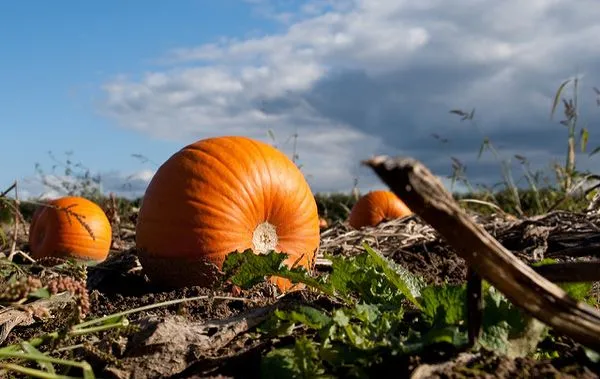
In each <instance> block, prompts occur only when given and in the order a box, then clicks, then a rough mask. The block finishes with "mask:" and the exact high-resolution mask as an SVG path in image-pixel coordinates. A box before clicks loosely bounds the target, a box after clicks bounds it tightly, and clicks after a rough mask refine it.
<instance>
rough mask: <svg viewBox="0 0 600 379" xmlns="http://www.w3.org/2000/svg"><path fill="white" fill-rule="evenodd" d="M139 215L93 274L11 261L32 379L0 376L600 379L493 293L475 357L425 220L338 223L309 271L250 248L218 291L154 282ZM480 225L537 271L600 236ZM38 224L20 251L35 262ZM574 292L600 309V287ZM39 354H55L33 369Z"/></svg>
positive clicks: (566, 343) (584, 358) (8, 339)
mask: <svg viewBox="0 0 600 379" xmlns="http://www.w3.org/2000/svg"><path fill="white" fill-rule="evenodd" d="M136 217H137V213H136V211H135V209H133V208H132V207H131V208H128V209H126V211H124V212H123V214H122V215H121V216H120V217H119V220H120V221H119V223H118V225H113V239H112V246H111V251H110V254H109V256H108V258H107V259H106V260H104V261H102V262H100V263H97V264H92V265H90V266H88V267H87V269H84V268H83V267H82V266H80V265H78V264H77V263H73V262H69V261H66V260H65V259H63V258H56V257H46V258H42V259H40V260H38V261H37V262H36V263H32V262H31V261H30V260H29V259H28V258H27V256H26V255H24V254H19V253H16V254H14V255H13V256H12V257H11V259H12V262H9V261H8V259H7V257H4V258H2V260H1V261H0V262H1V263H2V265H0V285H2V292H0V298H1V299H0V300H1V301H2V304H3V308H1V309H0V357H4V358H6V357H7V356H10V354H11V353H13V354H14V352H15V351H16V350H15V346H17V347H18V346H27V349H28V351H29V353H30V356H31V358H32V359H30V360H22V359H20V360H13V361H12V363H13V364H14V365H17V364H18V367H21V368H22V369H21V371H20V372H19V370H18V369H16V368H15V366H2V364H6V363H8V362H11V361H10V360H2V361H0V371H1V370H5V371H2V373H1V375H0V376H1V377H7V378H8V377H27V372H26V371H25V368H29V369H36V370H40V369H43V370H46V371H48V370H54V372H55V373H56V374H57V375H58V374H61V375H68V376H70V377H83V374H82V373H83V370H82V368H83V369H87V370H91V371H89V372H93V374H94V375H95V377H100V378H261V377H262V378H293V377H304V378H316V377H354V378H370V377H388V376H389V375H388V374H387V373H388V372H389V370H393V372H394V377H402V378H411V377H413V378H481V377H501V378H502V377H506V378H509V377H517V378H518V377H527V378H548V377H555V378H598V372H600V365H599V363H598V362H599V360H598V358H597V356H595V355H594V353H593V352H592V351H589V350H586V349H584V348H583V347H582V346H581V345H580V344H578V343H576V342H575V341H573V340H572V339H570V338H568V337H566V336H564V335H559V334H557V333H554V332H552V331H547V330H545V331H543V333H538V332H539V329H535V328H533V329H528V332H527V333H520V332H519V331H520V330H521V329H520V326H519V325H522V324H521V322H522V320H523V319H522V318H520V316H519V312H518V310H517V309H515V308H513V307H511V306H510V302H508V301H507V300H506V299H504V298H503V297H502V296H500V295H499V294H498V293H497V292H493V291H491V290H489V289H486V291H484V293H485V294H486V295H485V296H486V309H488V310H484V325H483V332H482V336H481V338H480V343H481V344H482V345H483V346H482V347H481V348H479V349H476V350H469V349H465V348H464V342H465V340H466V329H465V309H464V305H463V304H464V298H463V296H464V293H465V292H464V285H465V280H466V275H467V267H466V265H465V262H464V260H463V259H462V258H460V257H459V256H458V255H457V254H456V253H455V251H454V250H453V248H452V247H451V246H449V245H448V244H447V243H445V242H444V240H443V239H442V238H440V236H439V235H438V233H437V232H436V231H435V230H434V229H432V228H431V227H430V226H428V225H427V224H426V223H424V222H423V221H421V220H420V219H419V217H418V216H415V215H412V216H409V217H405V218H401V219H396V220H392V221H386V222H384V223H382V224H379V225H377V226H375V227H366V228H361V229H355V228H352V227H350V226H349V225H348V224H347V222H345V221H344V220H340V219H337V220H335V219H331V218H330V219H329V220H328V221H329V225H328V226H327V227H324V228H323V229H322V230H321V241H320V247H319V253H318V255H317V262H316V266H315V272H314V273H313V275H312V276H306V275H305V274H304V273H303V272H302V270H289V269H285V268H283V269H282V268H281V267H282V265H281V264H280V263H281V262H282V259H283V257H281V256H280V255H278V254H276V253H271V254H267V255H263V256H256V255H254V254H251V253H250V254H249V252H246V253H239V254H237V255H235V257H234V256H233V255H232V256H231V257H230V258H231V259H228V261H227V262H226V264H225V266H224V269H223V270H224V271H227V270H229V271H227V272H226V274H227V279H228V280H223V282H222V285H220V286H218V287H217V288H214V289H207V288H203V287H197V286H188V287H182V288H178V289H174V290H167V289H163V288H160V287H157V286H155V285H153V284H152V283H151V282H150V281H149V280H148V277H147V276H146V275H145V273H144V269H143V267H142V266H141V264H140V261H139V259H138V256H137V251H136V248H135V221H136ZM472 217H473V220H475V221H476V222H477V223H478V224H480V225H482V226H483V227H484V228H485V229H486V230H487V231H488V232H490V233H491V234H492V235H493V236H494V237H495V238H496V239H498V241H500V242H501V243H502V244H503V245H504V246H505V247H506V248H508V249H510V250H511V251H512V252H513V253H514V254H515V255H516V256H517V257H519V258H520V259H522V260H523V261H524V262H526V263H532V262H533V261H534V256H538V257H539V255H544V256H545V257H546V258H551V259H554V260H557V261H569V260H571V259H573V258H572V257H571V256H569V255H566V254H564V252H565V251H567V250H568V248H569V247H571V245H572V242H571V241H573V240H574V239H576V238H580V237H581V236H583V235H585V236H586V238H585V241H588V243H589V244H592V245H593V244H597V242H596V241H597V240H599V239H600V233H599V232H598V231H597V230H596V228H595V227H594V225H595V224H597V223H598V222H600V216H597V215H582V214H579V213H568V212H554V213H550V214H547V215H545V216H544V217H538V218H536V219H535V221H532V220H527V219H522V220H519V219H514V218H509V217H499V216H484V215H479V214H475V213H473V214H472ZM26 229H27V228H26V227H23V225H21V227H20V228H19V229H18V230H19V231H20V232H19V234H18V236H17V237H18V238H17V244H16V247H15V251H17V252H18V251H22V252H23V253H25V254H27V253H28V252H29V251H30V249H29V246H28V242H27V241H28V237H27V233H26V232H25V231H26ZM12 230H13V229H12V226H10V227H6V233H7V234H8V235H10V233H11V231H12ZM593 246H595V245H593ZM593 246H591V247H593ZM588 251H589V252H593V249H592V248H590V249H589V250H588ZM580 255H581V254H580ZM588 258H590V257H587V258H586V257H585V256H583V257H582V256H579V257H578V259H588ZM277 270H283V271H281V272H284V273H285V274H286V275H289V277H294V278H304V283H305V284H306V285H305V288H303V289H301V290H297V291H292V292H289V293H286V294H284V295H281V294H280V293H279V292H278V291H277V289H276V287H275V286H274V285H273V284H272V283H269V282H268V281H266V280H263V279H262V278H264V277H268V276H269V275H270V274H272V273H273V272H275V271H277ZM315 278H321V279H318V280H317V279H315ZM402 288H403V289H402ZM485 288H487V287H485ZM565 288H567V290H568V292H569V293H570V294H573V296H576V297H579V298H581V299H584V300H585V301H586V302H588V303H591V304H594V306H596V307H597V299H598V298H599V297H600V292H599V291H598V286H597V283H596V284H590V285H589V286H586V285H579V284H577V285H575V284H573V285H570V286H568V287H565ZM411 297H412V298H413V299H412V300H411ZM19 300H21V301H20V302H19V304H17V302H18V301H19ZM413 300H414V301H416V302H417V303H419V304H421V309H419V307H417V306H415V303H413ZM486 312H487V313H486ZM107 315H108V316H110V317H105V318H104V319H103V318H102V317H104V316H107ZM536 331H538V332H536ZM532 341H533V342H532ZM23 343H26V344H25V345H21V344H23ZM531 346H533V347H531ZM39 351H41V352H48V356H51V357H53V358H54V359H55V360H53V361H48V360H46V361H44V360H43V359H40V358H39V356H38V360H37V361H36V359H35V357H36V355H37V354H40V353H39ZM61 360H62V361H61ZM65 362H67V363H65ZM11 368H12V369H11Z"/></svg>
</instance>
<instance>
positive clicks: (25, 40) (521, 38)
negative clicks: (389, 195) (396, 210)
mask: <svg viewBox="0 0 600 379" xmlns="http://www.w3.org/2000/svg"><path fill="white" fill-rule="evenodd" d="M599 18H600V4H599V3H598V2H597V1H596V0H582V1H580V2H577V3H572V2H570V1H567V0H552V1H551V0H537V1H531V2H527V3H524V2H522V1H518V0H506V1H503V2H497V1H495V0H477V1H475V0H446V1H441V0H428V1H422V2H414V3H412V2H398V1H394V0H377V1H374V0H370V1H369V0H298V1H292V0H221V1H213V0H197V1H191V0H178V1H176V2H166V1H156V0H153V1H139V0H132V1H128V2H122V1H116V0H107V1H102V2H76V1H61V2H52V3H50V2H42V1H19V2H16V1H15V2H10V3H9V2H5V3H2V5H0V33H1V35H2V36H3V37H2V46H3V48H4V49H3V54H2V59H1V60H0V83H1V84H2V85H1V86H0V104H2V106H0V128H1V130H2V136H3V137H4V138H5V139H6V140H7V141H8V142H7V143H6V142H5V143H3V144H2V145H1V146H2V149H1V150H0V159H1V161H2V162H4V164H3V169H2V170H1V171H0V189H2V188H6V187H8V185H9V184H10V183H12V181H14V180H19V183H21V188H22V190H23V191H24V192H23V193H24V194H26V195H39V194H42V193H46V194H47V195H57V194H56V193H53V192H48V191H47V189H45V188H44V187H43V186H41V185H40V184H39V183H38V182H36V181H35V172H34V165H35V163H36V162H40V163H42V167H43V168H44V169H45V170H50V169H51V165H52V162H51V161H50V160H49V158H48V155H47V152H48V151H52V152H53V153H55V154H56V155H57V156H58V157H59V158H60V157H64V156H63V153H64V152H65V151H71V150H72V151H73V152H74V158H75V160H76V161H81V162H82V163H83V164H85V165H86V166H88V167H89V168H90V169H92V171H93V173H99V174H101V175H102V177H103V178H104V181H103V186H104V189H105V190H106V191H115V192H118V193H119V194H124V195H132V196H136V195H139V194H141V193H143V190H144V188H145V185H146V184H147V182H148V180H149V179H150V178H151V176H152V173H153V172H154V170H155V169H156V167H155V166H153V165H150V164H143V163H141V162H140V161H139V160H136V159H135V158H133V157H131V154H134V153H139V154H143V155H145V156H147V157H148V158H150V159H151V160H153V161H155V162H158V163H162V162H163V161H164V160H165V159H167V158H168V157H169V156H170V155H171V154H172V153H174V152H175V151H176V150H178V149H179V148H181V147H182V146H184V145H186V144H188V143H191V142H194V141H195V140H197V139H200V138H205V137H209V136H215V135H224V134H242V135H247V136H250V137H254V138H258V139H261V140H264V141H266V142H270V141H269V139H268V138H267V131H268V130H272V131H274V133H275V135H276V137H277V140H278V141H277V145H278V147H280V148H281V149H283V150H284V151H285V152H286V153H290V154H291V146H292V143H291V141H290V140H289V137H290V136H291V135H293V134H294V133H298V135H299V137H298V145H297V146H298V151H297V152H298V153H299V155H300V163H301V164H302V165H303V170H304V172H305V173H306V175H307V179H308V181H309V183H310V184H311V186H312V187H313V190H315V191H347V190H349V189H350V187H351V186H352V184H353V182H354V179H355V178H358V181H359V186H360V187H361V189H364V190H368V189H372V188H381V183H379V181H378V180H377V179H376V178H375V177H374V176H373V175H372V174H371V173H370V172H368V170H366V169H364V168H361V167H360V165H359V161H360V160H361V159H364V158H367V157H369V156H371V155H373V154H394V155H395V154H402V155H411V156H414V157H416V158H417V159H420V160H422V161H424V162H425V163H426V164H427V165H428V166H429V167H431V168H432V169H433V170H434V172H436V173H437V174H439V175H442V176H443V175H447V174H448V173H449V172H450V162H451V161H450V157H451V156H452V157H456V158H458V159H460V160H461V161H463V162H464V163H466V164H467V166H468V167H469V168H468V173H469V175H470V178H471V179H472V180H473V181H475V182H486V183H493V182H494V181H496V180H497V179H498V177H499V172H500V171H499V170H500V169H499V165H498V164H497V162H495V161H494V159H493V157H491V156H490V155H485V156H484V157H483V158H482V159H480V160H477V151H478V147H479V143H480V142H481V138H482V137H483V135H488V136H491V137H492V140H493V141H494V142H495V143H496V144H497V145H498V146H500V147H501V148H502V149H501V150H502V153H503V154H504V156H506V157H511V156H513V155H514V154H523V155H526V156H528V158H530V160H531V161H532V162H533V164H534V167H540V168H542V167H546V166H548V165H549V164H550V163H551V162H552V161H553V160H557V161H559V162H562V160H563V154H564V150H565V146H564V141H565V139H564V137H565V133H566V131H565V129H564V127H562V126H560V125H559V124H558V120H554V121H551V120H550V119H549V109H550V104H551V99H552V96H553V94H554V91H555V90H556V88H557V87H558V85H559V84H560V82H561V81H562V80H564V79H566V78H569V77H572V76H573V75H580V76H581V77H582V78H583V79H582V80H583V81H582V87H581V91H582V92H581V99H582V106H581V119H582V121H583V122H587V123H588V126H589V128H590V132H591V140H590V145H591V146H592V147H595V146H596V145H599V144H600V138H599V137H600V130H597V129H598V128H597V127H596V126H595V125H597V124H598V121H600V118H599V117H598V115H599V113H598V112H599V111H600V110H599V109H598V108H597V107H596V106H595V100H596V99H595V95H594V94H593V92H592V87H594V86H596V87H600V76H599V75H598V74H599V72H600V45H598V44H597V42H596V41H597V36H598V35H599V33H600V25H598V23H597V20H598V19H599ZM455 108H461V109H465V110H470V109H471V108H476V122H477V126H478V127H479V129H480V131H481V133H479V132H478V131H477V130H476V129H474V125H471V124H468V123H464V122H463V123H461V122H460V121H459V120H458V118H457V117H455V116H452V115H450V114H449V113H448V111H449V110H450V109H455ZM557 116H558V119H560V118H561V117H562V114H561V113H559V114H558V115H557ZM596 131H597V132H596ZM432 133H437V134H440V135H441V136H442V137H447V138H450V140H451V142H450V143H449V144H447V145H446V146H445V147H444V148H440V145H439V144H438V143H437V141H435V140H434V139H433V138H431V134H432ZM286 141H287V143H285V144H284V143H283V142H286ZM579 162H580V164H581V166H580V167H581V168H583V169H594V167H595V166H596V165H597V162H596V161H595V160H594V159H591V160H590V159H587V158H586V157H585V156H584V155H582V156H580V157H579ZM520 173H521V172H520V171H519V167H517V166H515V175H516V176H519V175H520ZM131 175H133V177H134V182H131V180H129V179H127V178H128V177H130V176H131ZM55 179H56V180H59V179H60V178H59V177H57V178H55ZM125 182H129V183H130V184H131V183H133V184H132V187H130V189H129V190H126V189H124V188H123V184H124V183H125ZM127 191H129V193H127Z"/></svg>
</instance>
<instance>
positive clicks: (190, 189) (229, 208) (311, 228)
mask: <svg viewBox="0 0 600 379" xmlns="http://www.w3.org/2000/svg"><path fill="white" fill-rule="evenodd" d="M319 242H320V230H319V216H318V213H317V204H316V201H315V198H314V196H313V194H312V191H311V189H310V187H309V185H308V183H307V182H306V179H305V178H304V175H303V174H302V172H301V171H300V170H299V169H298V167H297V166H296V165H295V164H294V163H293V162H292V161H291V160H290V159H289V158H288V157H287V156H286V155H285V154H283V153H282V152H280V151H279V150H277V149H276V148H274V147H272V146H270V145H268V144H266V143H263V142H259V141H256V140H253V139H250V138H246V137H239V136H225V137H215V138H208V139H204V140H200V141H197V142H195V143H193V144H191V145H188V146H186V147H184V148H183V149H181V150H180V151H178V152H177V153H175V154H174V155H173V156H171V157H170V158H169V159H168V160H167V161H166V162H165V163H164V164H163V165H162V166H161V167H159V169H158V170H157V172H156V174H155V175H154V177H153V178H152V180H151V181H150V183H149V185H148V187H147V189H146V193H145V195H144V198H143V200H142V205H141V208H140V212H139V215H138V221H137V225H136V245H137V247H138V255H139V258H140V261H141V263H142V266H143V267H144V270H145V271H146V273H147V275H148V276H149V277H150V279H151V280H153V281H155V282H157V283H160V284H162V285H167V286H172V287H175V286H189V285H197V286H211V285H212V284H213V282H214V280H215V279H216V277H215V275H216V274H217V273H218V271H217V270H215V268H217V269H218V270H221V269H222V267H223V262H224V260H225V258H226V256H227V255H228V254H229V253H231V252H234V251H244V250H246V249H252V250H253V251H254V252H255V253H257V254H261V253H266V252H267V251H269V250H275V251H278V252H284V253H287V254H288V255H289V257H288V259H287V260H286V261H285V264H287V265H288V267H289V266H291V265H292V264H293V263H295V262H296V261H297V262H296V264H298V265H301V266H304V267H306V268H307V269H309V270H310V269H312V267H313V265H314V258H315V253H316V250H317V249H318V247H319ZM269 280H270V281H271V282H273V283H275V284H276V285H277V286H278V287H279V288H280V290H282V291H286V290H288V289H289V288H290V287H291V282H290V281H289V280H287V279H283V278H270V279H269Z"/></svg>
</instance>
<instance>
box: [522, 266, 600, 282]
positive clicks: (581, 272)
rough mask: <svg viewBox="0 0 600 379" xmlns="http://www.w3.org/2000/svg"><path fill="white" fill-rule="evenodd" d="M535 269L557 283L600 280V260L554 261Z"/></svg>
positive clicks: (534, 268)
mask: <svg viewBox="0 0 600 379" xmlns="http://www.w3.org/2000/svg"><path fill="white" fill-rule="evenodd" d="M533 270H534V271H535V272H537V273H538V274H540V275H542V276H543V277H545V278H546V279H548V280H550V281H552V282H555V283H556V282H559V283H572V282H597V281H600V261H590V262H561V263H552V264H547V265H543V266H535V267H533Z"/></svg>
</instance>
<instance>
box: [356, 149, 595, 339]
mask: <svg viewBox="0 0 600 379" xmlns="http://www.w3.org/2000/svg"><path fill="white" fill-rule="evenodd" d="M363 164H364V165H366V166H369V167H370V168H371V169H373V171H375V173H376V174H377V175H378V176H379V178H381V179H382V180H383V182H384V183H386V184H387V185H388V186H389V187H390V189H391V190H392V191H393V192H394V193H395V194H396V195H397V196H399V197H400V198H402V200H403V201H404V202H405V203H406V204H407V205H408V206H409V208H411V209H412V210H413V211H414V212H415V213H416V214H418V215H419V217H421V218H422V219H423V220H424V221H425V222H427V223H429V224H430V225H431V226H432V227H433V228H435V229H436V230H437V231H438V233H439V234H440V235H441V236H442V237H443V238H444V239H445V240H446V241H447V242H448V243H449V244H450V245H451V246H452V247H453V248H454V249H455V250H456V253H457V254H458V255H460V256H461V257H462V258H464V259H465V261H466V262H467V264H468V265H469V266H471V267H472V268H473V269H474V270H475V271H476V272H477V273H478V274H479V275H480V276H481V277H482V278H483V279H485V280H487V281H488V282H490V284H491V285H493V286H494V287H495V288H497V289H498V290H499V291H500V292H502V293H503V294H504V295H505V296H506V298H507V299H509V300H510V301H512V302H513V303H514V304H515V305H517V306H518V307H520V308H522V309H524V310H525V311H526V312H528V313H529V314H531V315H532V316H533V317H535V318H537V319H538V320H540V321H542V322H544V323H546V324H547V325H549V326H550V327H552V328H554V329H555V330H557V331H558V332H560V333H564V334H565V335H567V336H570V337H571V338H573V339H574V340H575V341H577V342H579V343H581V344H583V345H586V346H588V347H590V348H592V349H595V350H597V351H600V313H599V312H597V311H596V310H595V309H594V308H593V307H591V306H589V305H587V304H585V303H581V302H578V301H576V300H575V299H573V298H572V297H570V296H568V294H567V293H566V292H565V291H563V290H562V289H561V288H560V287H558V286H557V285H556V284H554V283H552V282H550V281H549V280H547V279H545V278H544V277H543V276H542V275H540V274H538V273H537V272H536V271H535V270H534V269H533V268H531V267H529V266H528V265H527V264H526V263H525V262H523V261H521V260H520V259H518V258H517V257H515V256H514V255H513V254H512V253H511V252H510V251H509V250H507V249H506V248H505V247H504V246H503V245H502V244H501V243H500V242H498V241H497V240H496V239H494V238H493V237H492V236H491V235H490V234H489V233H488V232H487V231H486V230H485V229H484V228H483V227H481V226H480V225H478V224H476V223H475V222H473V221H472V220H471V219H470V218H469V216H468V215H467V213H466V212H465V211H464V210H463V209H462V208H461V207H460V206H459V204H458V203H457V202H456V201H455V200H454V199H453V197H452V195H451V194H450V193H449V192H448V191H447V190H446V188H444V186H443V184H442V183H441V182H440V180H439V179H438V178H437V177H435V176H434V175H433V174H432V173H431V172H430V171H429V170H428V169H427V167H425V166H424V165H423V164H422V163H420V162H419V161H417V160H415V159H412V158H391V157H388V156H376V157H373V158H371V159H369V160H366V161H364V162H363Z"/></svg>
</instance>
